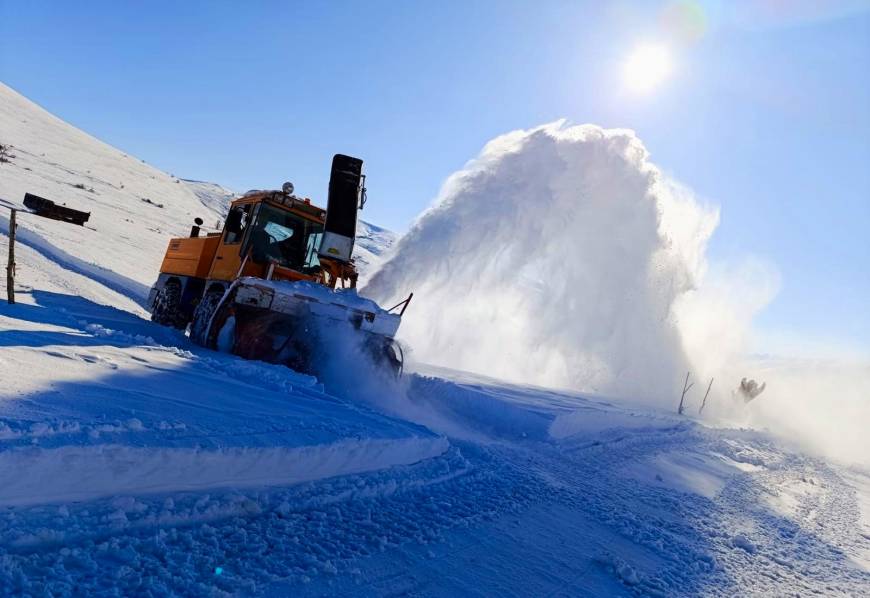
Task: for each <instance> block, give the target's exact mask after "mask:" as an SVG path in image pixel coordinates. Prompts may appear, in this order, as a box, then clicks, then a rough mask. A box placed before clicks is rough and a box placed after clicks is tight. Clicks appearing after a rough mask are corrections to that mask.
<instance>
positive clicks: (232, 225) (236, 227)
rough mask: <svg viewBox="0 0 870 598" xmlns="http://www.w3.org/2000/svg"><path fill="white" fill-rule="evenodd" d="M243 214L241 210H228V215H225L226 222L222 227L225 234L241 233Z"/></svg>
mask: <svg viewBox="0 0 870 598" xmlns="http://www.w3.org/2000/svg"><path fill="white" fill-rule="evenodd" d="M243 214H244V212H243V211H242V209H241V208H233V209H232V210H230V213H229V214H227V220H226V222H225V223H224V227H225V228H226V230H227V232H230V233H233V234H236V235H237V234H239V233H240V232H242V215H243Z"/></svg>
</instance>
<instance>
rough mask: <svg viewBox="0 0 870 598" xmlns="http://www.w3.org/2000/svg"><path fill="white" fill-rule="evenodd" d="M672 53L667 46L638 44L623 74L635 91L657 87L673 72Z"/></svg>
mask: <svg viewBox="0 0 870 598" xmlns="http://www.w3.org/2000/svg"><path fill="white" fill-rule="evenodd" d="M671 67H672V63H671V55H670V52H668V49H667V48H666V47H665V46H661V45H657V44H648V45H644V46H638V47H637V48H635V50H634V52H632V53H631V55H630V56H629V57H628V60H626V61H625V64H624V65H623V68H622V76H623V79H624V80H625V84H626V85H627V86H628V88H629V89H631V90H632V91H634V92H638V93H645V92H648V91H651V90H652V89H654V88H655V87H657V86H658V85H659V84H660V83H661V82H662V81H664V80H665V79H666V78H667V76H668V75H670V73H671Z"/></svg>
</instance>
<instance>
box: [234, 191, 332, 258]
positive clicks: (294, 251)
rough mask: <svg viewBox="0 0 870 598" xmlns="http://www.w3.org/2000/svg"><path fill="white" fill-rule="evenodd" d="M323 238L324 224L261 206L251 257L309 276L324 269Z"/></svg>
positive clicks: (268, 206)
mask: <svg viewBox="0 0 870 598" xmlns="http://www.w3.org/2000/svg"><path fill="white" fill-rule="evenodd" d="M322 236H323V225H321V224H318V223H316V222H310V221H308V220H304V219H302V218H300V217H299V216H296V215H294V214H291V213H290V212H286V211H284V210H280V209H278V208H274V207H272V206H270V205H267V204H261V205H260V209H259V213H258V214H257V222H256V224H255V225H254V230H253V231H252V233H251V257H252V258H253V260H254V261H255V262H260V263H268V262H276V263H277V264H278V265H279V266H284V267H285V268H292V269H293V270H298V271H300V272H306V273H308V272H311V271H313V270H314V269H315V268H317V267H318V266H320V261H319V260H318V259H317V248H318V246H319V245H320V238H321V237H322Z"/></svg>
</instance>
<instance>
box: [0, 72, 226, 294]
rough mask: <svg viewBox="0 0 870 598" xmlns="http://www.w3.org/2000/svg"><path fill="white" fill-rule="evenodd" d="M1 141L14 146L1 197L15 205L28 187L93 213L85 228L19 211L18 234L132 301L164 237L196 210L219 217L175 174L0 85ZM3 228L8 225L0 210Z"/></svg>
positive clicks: (177, 231)
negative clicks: (85, 130)
mask: <svg viewBox="0 0 870 598" xmlns="http://www.w3.org/2000/svg"><path fill="white" fill-rule="evenodd" d="M0 143H2V144H4V145H11V146H12V149H11V153H12V154H13V155H14V156H15V157H14V158H13V159H12V160H11V162H10V163H8V164H0V198H3V199H6V200H9V201H11V202H14V203H17V204H20V202H22V201H23V198H24V194H25V192H30V193H34V194H36V195H39V196H42V197H46V198H48V199H51V200H53V201H55V202H57V203H59V204H65V205H67V206H69V207H71V208H75V209H78V210H83V211H86V212H91V218H90V220H89V222H88V223H87V226H86V227H84V228H82V227H78V226H70V225H68V224H62V223H59V222H54V221H51V220H47V219H44V218H34V217H28V216H27V215H26V214H24V215H22V217H21V219H20V226H21V229H23V231H26V232H22V237H23V239H22V240H23V241H24V242H26V243H31V244H32V245H34V246H40V247H43V248H46V249H47V250H50V251H48V252H49V253H51V255H52V257H53V258H54V259H56V260H58V261H63V262H64V263H65V265H66V266H67V267H68V268H72V269H75V270H77V271H80V272H86V273H88V274H89V275H90V276H92V277H94V278H96V279H98V280H101V281H103V282H105V283H107V284H109V285H110V286H112V288H115V289H116V290H119V291H121V292H123V293H124V294H126V295H128V296H130V297H133V298H135V299H137V300H140V301H141V300H144V299H145V298H147V295H148V289H149V288H150V286H151V284H153V282H154V278H155V273H156V272H157V271H158V268H159V266H160V262H161V260H162V257H163V253H164V252H165V250H166V242H167V239H168V237H170V236H173V235H183V234H186V233H187V232H188V231H189V230H190V225H191V224H192V222H193V219H194V217H196V216H200V217H202V218H203V219H205V220H206V221H207V222H210V221H214V220H216V219H217V218H218V214H217V213H215V212H212V211H211V210H209V209H207V208H205V207H204V206H203V204H202V203H201V202H200V200H199V199H198V197H197V195H196V194H195V193H194V192H193V191H191V190H190V189H189V188H188V187H187V186H186V185H184V184H182V183H181V182H180V181H179V180H178V179H174V178H172V177H170V176H169V175H167V174H165V173H163V172H161V171H159V170H157V169H156V168H153V167H151V166H149V165H147V164H145V163H144V162H142V161H141V160H138V159H136V158H135V157H133V156H129V155H127V154H125V153H123V152H121V151H120V150H117V149H115V148H113V147H110V146H108V145H106V144H105V143H103V142H101V141H99V140H97V139H94V138H93V137H91V136H89V135H87V134H86V133H84V132H82V131H79V130H78V129H76V128H74V127H72V126H70V125H69V124H67V123H65V122H64V121H62V120H60V119H58V118H57V117H55V116H53V115H51V114H49V113H48V112H46V111H45V110H43V109H42V108H40V107H38V106H37V105H35V104H33V103H32V102H30V101H29V100H27V99H26V98H24V97H23V96H21V95H20V94H18V93H16V92H15V91H13V90H12V89H10V88H9V87H6V86H5V85H3V84H0ZM79 186H80V187H82V188H79ZM4 214H5V211H4ZM0 228H2V230H6V229H8V224H6V219H5V216H4V217H3V218H2V220H0ZM28 232H29V233H31V234H30V235H28V234H27V233H28ZM49 246H50V247H49Z"/></svg>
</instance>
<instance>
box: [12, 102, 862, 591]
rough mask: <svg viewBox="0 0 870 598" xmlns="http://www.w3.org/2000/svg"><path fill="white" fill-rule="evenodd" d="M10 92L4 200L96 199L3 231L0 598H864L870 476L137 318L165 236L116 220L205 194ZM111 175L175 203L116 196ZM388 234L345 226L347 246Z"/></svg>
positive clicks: (644, 414)
mask: <svg viewBox="0 0 870 598" xmlns="http://www.w3.org/2000/svg"><path fill="white" fill-rule="evenodd" d="M3 93H4V95H3V101H2V103H0V114H2V118H4V119H7V120H4V121H3V125H4V126H3V127H2V128H0V135H5V134H6V132H7V131H11V132H12V133H14V135H13V137H14V138H15V140H13V141H7V140H5V139H0V143H12V144H13V145H15V148H14V149H13V152H12V153H13V154H16V158H14V165H13V167H12V168H11V169H9V170H6V169H7V168H8V167H9V165H6V164H4V165H0V185H5V186H6V187H4V188H3V191H2V196H3V197H7V198H9V197H8V195H9V194H11V193H20V192H21V189H22V188H23V187H25V186H26V187H27V190H34V191H35V192H37V193H40V191H39V190H38V189H33V187H34V186H36V187H38V186H40V185H42V187H41V189H42V193H43V194H45V195H47V196H48V197H52V198H57V196H53V195H52V193H59V192H60V191H65V190H66V188H67V187H68V188H69V189H72V190H73V191H74V192H78V191H80V190H76V189H74V188H73V187H71V186H70V185H69V182H71V181H73V180H75V177H78V176H80V174H81V173H86V174H87V170H91V173H90V174H91V176H92V177H93V180H94V181H96V182H97V183H98V184H99V185H102V186H101V187H100V188H101V189H104V191H105V193H104V194H102V193H101V194H97V193H96V191H97V185H95V186H94V189H95V193H94V194H91V193H90V192H89V191H84V192H83V193H85V194H87V195H81V196H80V195H71V196H69V197H70V200H69V201H68V203H70V205H73V201H74V200H75V201H79V200H81V201H83V202H84V201H86V200H87V201H91V202H92V203H93V205H95V206H96V205H99V206H100V209H99V211H100V212H101V213H102V216H101V217H100V218H99V219H98V218H97V211H96V208H94V210H95V212H94V218H95V220H94V228H96V229H97V230H90V229H84V230H80V229H76V228H74V227H70V226H68V225H57V226H58V227H65V229H72V232H69V231H65V229H63V228H58V229H57V230H55V229H54V228H50V227H49V228H45V226H48V225H51V223H48V225H45V226H44V225H43V223H40V222H36V221H34V222H33V223H31V221H30V220H28V221H27V222H26V223H22V237H23V238H22V244H21V245H20V246H19V253H18V262H19V264H20V268H19V284H18V287H19V288H18V291H19V295H18V296H19V304H18V305H15V306H9V305H7V304H6V303H5V302H2V301H0V378H2V380H3V382H4V384H3V386H2V388H0V595H34V596H42V595H59V596H72V595H149V594H150V595H160V596H164V595H214V596H222V595H263V596H287V595H294V596H296V595H302V596H323V595H366V596H384V595H386V596H395V595H413V596H469V595H471V596H488V595H506V596H532V595H534V596H538V595H556V596H586V595H595V596H630V595H652V596H697V595H709V596H733V595H795V594H818V595H855V596H857V595H868V594H870V500H868V497H870V472H868V471H867V470H866V469H865V468H860V467H857V466H852V467H846V466H843V465H839V464H836V463H832V462H828V461H825V460H823V459H820V458H816V457H810V456H807V455H805V454H803V453H801V452H800V451H799V450H798V449H796V448H794V447H790V446H786V445H784V444H783V442H782V441H780V440H777V439H776V438H775V437H773V436H770V435H768V434H766V433H763V432H757V431H751V430H744V429H736V428H735V429H726V428H712V427H708V426H705V425H704V424H703V423H701V422H699V421H696V420H694V419H693V418H691V417H678V416H676V415H675V414H673V413H672V412H669V411H668V412H666V411H661V410H656V409H653V408H650V407H641V406H637V405H632V404H631V403H630V402H627V401H624V400H620V401H616V400H613V399H612V398H609V397H604V396H596V395H592V394H588V393H571V392H557V391H552V390H547V389H542V388H538V387H531V386H525V385H519V384H506V383H504V382H503V381H499V380H496V379H492V378H487V377H485V376H482V375H470V374H463V373H460V372H456V371H450V370H446V369H437V368H431V367H426V366H423V365H419V364H418V365H416V366H415V367H416V371H415V372H413V373H409V374H408V375H406V376H405V377H404V378H403V379H402V380H401V381H400V382H398V383H392V382H388V381H384V380H383V379H381V378H378V377H376V376H372V375H370V374H367V373H365V372H356V373H355V374H354V376H353V378H352V382H353V384H350V385H347V384H338V383H337V382H341V381H342V380H332V379H324V380H314V379H312V378H310V377H307V376H302V375H300V374H297V373H295V372H293V371H291V370H289V369H287V368H281V367H277V366H272V365H267V364H262V363H257V362H246V361H242V360H239V359H236V358H234V357H232V356H229V355H224V354H220V353H216V352H212V351H206V350H203V349H201V348H198V347H194V346H191V345H190V343H189V342H188V341H187V339H186V337H184V336H183V335H181V334H180V333H178V332H176V331H173V330H169V329H166V328H162V327H159V326H156V325H154V324H152V323H151V322H149V321H148V320H147V314H146V313H145V312H144V310H143V309H142V308H141V306H139V305H138V304H137V302H136V300H135V299H137V298H139V296H138V294H137V292H136V291H137V287H136V284H144V285H147V284H150V278H144V279H140V278H136V276H137V272H138V268H139V267H141V268H143V269H144V268H145V267H146V266H145V265H142V264H143V262H144V260H138V261H137V262H134V263H133V264H128V263H124V259H123V257H124V255H126V256H127V258H129V257H130V256H129V254H127V249H126V248H127V247H131V248H133V247H135V248H138V249H137V250H140V251H143V252H152V251H153V252H155V253H154V255H156V256H157V257H156V259H158V260H159V256H160V255H161V254H162V251H163V244H164V243H165V236H166V231H164V233H163V234H162V236H161V237H160V242H159V243H158V242H157V241H156V240H152V236H154V237H156V236H157V235H156V234H155V235H152V233H151V232H149V231H148V227H147V226H146V227H138V226H129V227H127V225H126V224H124V225H121V224H119V226H118V227H115V226H114V225H115V224H116V223H115V222H114V221H113V220H112V219H111V218H112V217H114V218H118V219H119V220H120V222H122V223H123V222H124V218H128V217H130V218H131V219H133V217H131V216H130V215H129V213H132V212H129V211H132V210H135V209H138V210H140V212H136V218H141V219H142V220H143V221H145V220H148V221H149V222H150V221H151V220H150V219H151V218H152V217H153V218H155V219H157V220H155V221H154V223H155V224H159V223H160V222H162V223H163V224H166V225H167V226H168V225H169V222H168V219H167V220H165V221H161V220H160V219H161V218H166V217H167V216H168V215H175V216H182V215H185V216H187V215H188V214H186V213H185V211H186V210H189V211H190V215H193V214H200V215H201V214H202V213H203V212H202V210H203V208H202V206H201V204H200V201H201V200H200V198H199V197H198V196H197V193H194V192H193V191H191V190H190V188H189V187H185V185H184V184H183V183H174V182H172V179H171V178H169V177H166V176H165V175H160V174H159V173H156V171H153V170H152V169H150V168H148V167H147V166H144V165H142V164H141V162H138V161H137V160H135V159H133V158H129V161H130V162H129V164H128V163H127V162H125V160H127V158H124V156H123V154H122V153H120V152H116V150H113V149H111V148H108V147H107V146H104V145H102V144H100V143H99V142H97V141H95V140H93V139H92V138H90V137H88V136H87V135H85V134H83V133H80V132H78V131H76V130H74V129H72V128H71V127H69V126H68V125H65V124H64V123H62V121H59V120H57V119H55V118H54V117H51V116H50V115H47V114H45V113H44V112H42V111H40V110H39V109H37V108H35V107H33V106H32V105H29V104H27V103H26V100H23V99H22V98H20V96H17V95H16V94H14V93H11V92H9V91H8V90H5V89H4V90H3ZM10 115H16V118H17V115H25V116H24V117H23V118H25V119H26V118H30V119H31V120H32V124H33V127H34V128H35V129H38V130H39V131H42V132H44V133H51V134H52V135H54V139H55V140H57V139H61V140H64V142H63V144H62V146H58V147H54V149H53V150H52V147H53V146H52V145H50V144H53V143H55V141H50V140H47V137H45V136H43V135H42V134H38V133H37V132H34V131H33V130H31V129H30V128H28V127H26V126H22V127H17V125H16V126H10V127H8V128H7V127H6V124H7V123H10V122H12V121H10V120H8V119H9V118H10ZM28 115H29V116H28ZM13 120H14V119H13ZM12 124H13V125H14V122H12ZM16 127H17V128H16ZM28 144H32V145H31V146H29V145H28ZM76 144H81V146H82V149H81V151H78V150H77V149H76V148H77V145H76ZM28 147H31V149H28ZM32 147H43V148H45V149H43V150H42V151H45V153H46V154H47V155H46V156H45V157H43V156H41V155H40V154H41V153H42V151H35V152H34V151H33V150H32ZM22 148H23V150H22ZM46 149H47V150H50V151H54V152H56V153H57V154H58V155H61V156H63V160H64V161H63V164H65V166H63V167H61V166H60V164H61V161H60V159H55V160H49V155H48V154H49V151H46ZM34 153H35V155H33V154H34ZM87 156H90V158H91V160H92V162H89V161H88V159H87ZM118 160H120V162H119V161H118ZM119 164H120V165H119ZM25 167H27V168H31V170H29V171H28V170H24V168H25ZM7 173H12V174H11V175H9V177H6V175H7ZM64 173H65V174H64ZM111 173H126V175H127V176H129V177H130V179H131V180H134V179H135V180H138V181H140V182H141V183H142V184H143V185H146V184H147V181H149V180H150V181H155V180H163V182H164V184H163V186H164V187H166V193H167V196H169V194H170V193H176V194H177V195H174V196H173V197H174V203H173V204H172V205H170V204H169V203H166V204H165V207H164V208H157V207H155V206H153V205H150V204H146V203H144V202H142V201H140V200H139V199H138V197H137V196H136V195H135V194H127V192H126V190H127V188H128V186H127V185H125V189H124V190H118V191H119V192H118V193H114V192H113V193H111V194H110V193H109V192H108V189H109V186H108V185H107V184H103V183H99V181H107V180H109V179H110V178H111V176H114V175H112V174H111ZM151 176H154V177H155V178H154V179H151V178H150V177H151ZM160 177H163V178H162V179H161V178H160ZM16 185H17V186H18V187H17V188H16V187H15V186H16ZM170 189H171V190H173V191H170ZM178 189H181V190H178ZM184 189H187V190H184ZM182 190H183V191H182ZM199 190H200V191H201V192H202V193H211V194H213V195H212V197H214V194H217V196H218V197H220V195H219V194H220V193H223V192H222V191H221V190H220V189H219V188H218V187H215V186H210V185H207V184H206V185H201V186H200V187H199ZM120 191H123V192H124V193H121V192H120ZM90 195H93V198H92V199H88V196H90ZM11 199H14V198H11ZM207 201H208V200H207ZM113 202H118V203H117V204H114V205H113ZM139 204H141V205H139ZM212 205H216V206H219V205H220V203H216V204H212ZM75 207H80V206H75ZM86 209H90V208H86ZM141 210H144V211H141ZM219 211H220V210H216V211H214V212H210V213H212V214H213V215H214V217H215V218H216V217H217V212H219ZM128 212H129V213H128ZM191 217H192V216H191ZM203 217H205V216H203ZM24 218H27V216H26V215H25V216H23V217H22V220H23V219H24ZM186 227H187V221H184V223H183V227H182V228H183V229H186ZM121 232H123V233H124V234H126V235H128V236H129V237H130V238H129V241H128V242H127V245H119V246H121V247H123V248H124V249H123V250H120V251H119V250H118V249H117V247H116V248H115V251H114V252H113V251H108V249H110V248H111V247H112V246H111V245H110V240H111V239H114V242H115V243H116V245H117V244H119V243H121V240H120V237H119V236H118V235H120V234H121ZM177 232H184V230H179V231H176V233H177ZM76 235H78V236H76ZM390 239H391V236H390V234H389V233H387V232H386V231H382V230H380V229H377V228H376V227H371V226H370V225H362V226H361V228H360V242H359V243H358V247H360V248H363V249H366V250H367V251H369V252H370V253H371V254H372V256H373V257H379V254H381V253H382V249H383V248H384V247H385V246H386V245H388V244H389V242H390ZM76 240H78V241H80V243H76V242H75V241H76ZM87 241H90V242H91V244H90V245H87V244H86V242H87ZM5 243H6V238H5V236H3V235H2V234H0V250H2V249H5ZM98 249H99V251H97V250H98ZM149 255H151V254H150V253H149ZM148 259H151V258H148ZM370 263H372V262H370ZM148 267H150V266H148ZM152 271H153V270H152ZM151 275H152V272H151V271H149V272H148V276H149V277H150V276H151ZM520 349H522V348H520Z"/></svg>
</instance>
